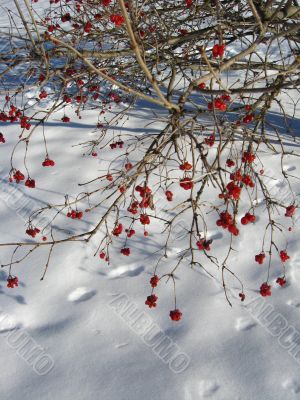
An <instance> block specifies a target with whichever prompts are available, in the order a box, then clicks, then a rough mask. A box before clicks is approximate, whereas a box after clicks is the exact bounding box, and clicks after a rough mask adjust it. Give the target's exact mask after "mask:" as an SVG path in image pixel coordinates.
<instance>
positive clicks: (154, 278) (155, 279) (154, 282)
mask: <svg viewBox="0 0 300 400" xmlns="http://www.w3.org/2000/svg"><path fill="white" fill-rule="evenodd" d="M158 281H159V277H158V276H157V275H153V276H152V278H151V279H150V285H151V286H152V287H153V288H155V287H156V286H157V284H158Z"/></svg>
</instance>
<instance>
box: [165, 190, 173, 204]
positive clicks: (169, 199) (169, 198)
mask: <svg viewBox="0 0 300 400" xmlns="http://www.w3.org/2000/svg"><path fill="white" fill-rule="evenodd" d="M166 198H167V200H168V201H172V200H173V192H171V191H170V190H167V191H166Z"/></svg>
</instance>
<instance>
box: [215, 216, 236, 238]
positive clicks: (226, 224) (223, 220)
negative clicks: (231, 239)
mask: <svg viewBox="0 0 300 400" xmlns="http://www.w3.org/2000/svg"><path fill="white" fill-rule="evenodd" d="M216 224H217V226H221V227H222V228H223V229H228V231H229V232H230V233H232V234H233V235H234V236H238V234H239V230H238V228H237V227H236V225H235V223H234V221H233V218H232V215H231V214H230V213H229V212H228V211H223V212H221V214H220V219H218V220H217V222H216Z"/></svg>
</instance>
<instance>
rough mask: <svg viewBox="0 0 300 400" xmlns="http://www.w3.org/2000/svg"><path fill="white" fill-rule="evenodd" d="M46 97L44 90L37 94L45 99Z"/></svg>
mask: <svg viewBox="0 0 300 400" xmlns="http://www.w3.org/2000/svg"><path fill="white" fill-rule="evenodd" d="M47 97H48V93H47V92H46V91H45V90H42V91H41V93H40V94H39V98H40V99H41V100H42V99H46V98H47Z"/></svg>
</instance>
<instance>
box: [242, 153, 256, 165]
mask: <svg viewBox="0 0 300 400" xmlns="http://www.w3.org/2000/svg"><path fill="white" fill-rule="evenodd" d="M255 159H256V156H255V154H253V153H251V151H244V153H243V156H242V162H243V163H248V164H251V163H253V161H254V160H255Z"/></svg>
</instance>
